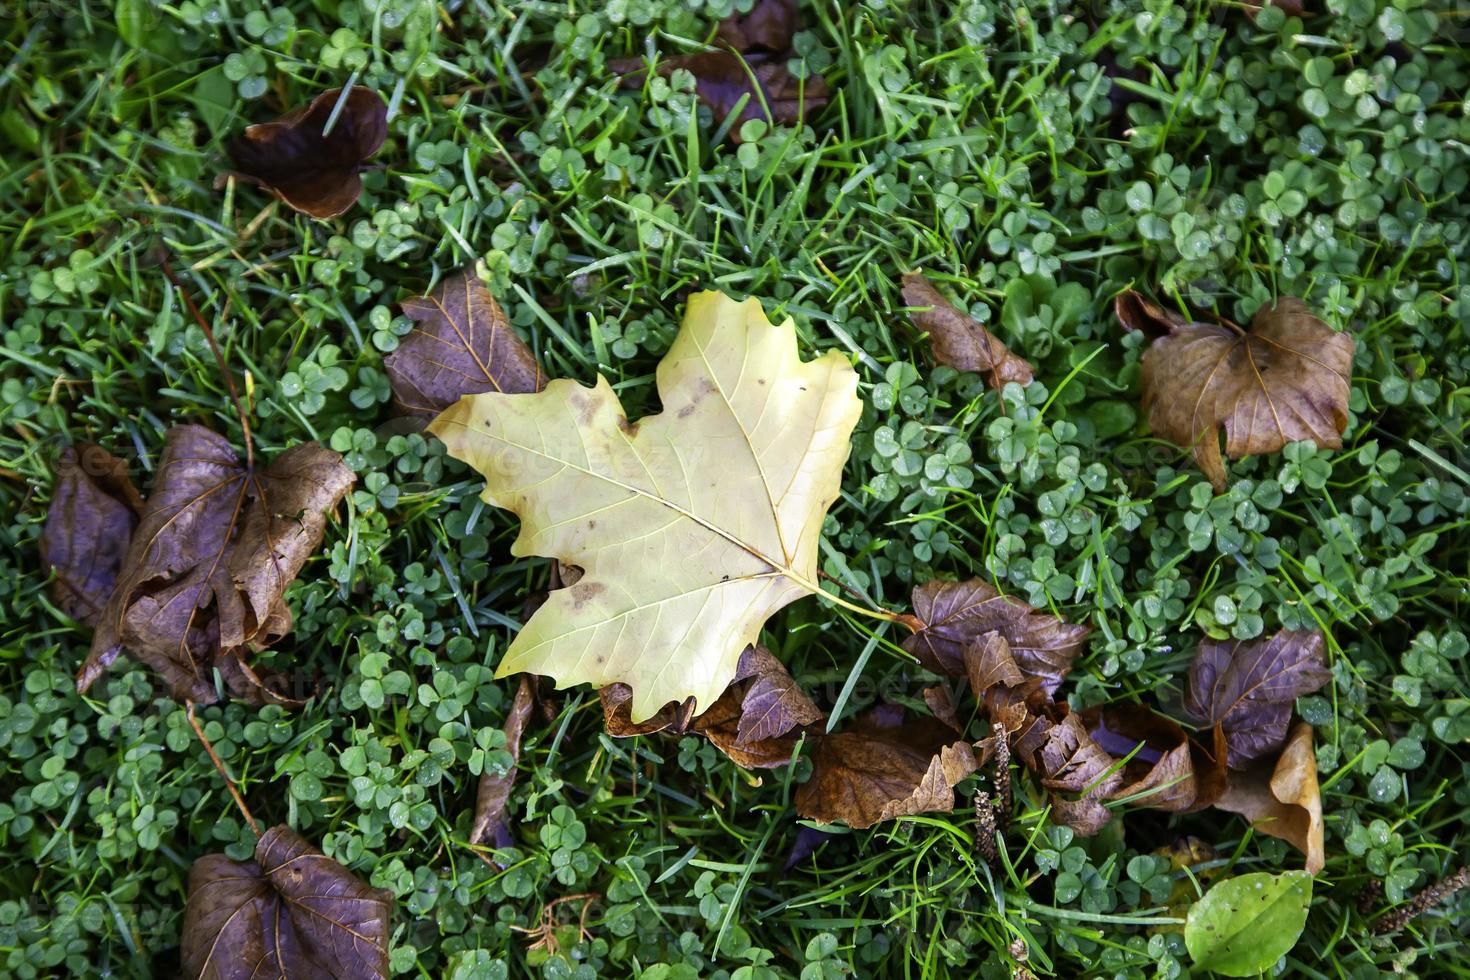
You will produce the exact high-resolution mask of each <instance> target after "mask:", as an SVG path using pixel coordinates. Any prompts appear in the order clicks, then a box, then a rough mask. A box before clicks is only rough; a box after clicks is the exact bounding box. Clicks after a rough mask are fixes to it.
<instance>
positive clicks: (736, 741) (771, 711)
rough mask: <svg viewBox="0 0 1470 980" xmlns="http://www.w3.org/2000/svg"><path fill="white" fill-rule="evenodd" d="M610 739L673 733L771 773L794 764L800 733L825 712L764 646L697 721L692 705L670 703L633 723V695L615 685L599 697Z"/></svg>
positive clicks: (750, 652) (743, 658)
mask: <svg viewBox="0 0 1470 980" xmlns="http://www.w3.org/2000/svg"><path fill="white" fill-rule="evenodd" d="M599 695H600V696H601V698H602V710H603V718H604V720H605V721H606V723H607V730H608V734H610V735H612V736H614V737H615V738H627V737H629V736H632V735H649V734H652V733H654V732H659V731H667V730H672V731H675V732H679V733H682V732H686V731H689V732H693V733H695V734H698V735H703V736H704V737H705V738H707V739H709V740H710V742H712V743H713V744H714V746H715V747H716V748H718V749H719V750H720V751H721V752H723V753H725V755H727V756H729V757H730V759H731V760H733V761H734V762H735V763H736V764H737V765H740V766H743V767H745V768H747V769H771V768H775V767H777V766H783V765H785V764H786V763H788V762H790V761H791V756H792V752H793V751H794V750H795V748H796V743H797V737H796V733H797V730H798V729H802V728H805V727H806V726H808V725H814V724H816V723H817V722H819V721H821V720H822V717H823V715H822V712H821V710H820V709H818V708H817V706H816V705H815V704H813V703H812V701H811V698H809V697H807V695H806V692H804V691H803V690H802V689H801V688H800V687H799V686H798V685H797V683H796V681H795V679H793V678H792V676H791V674H790V672H788V671H787V670H786V667H785V666H784V665H783V664H782V663H781V662H780V661H779V660H777V659H776V658H775V657H774V656H772V654H771V652H770V651H769V650H767V649H766V648H765V647H763V646H759V645H756V646H752V647H748V648H746V650H745V652H744V653H742V654H741V655H740V663H739V665H738V666H737V667H736V671H735V680H734V681H733V682H732V683H731V684H730V686H729V687H728V688H726V689H725V693H724V694H722V695H720V697H719V699H718V700H716V701H715V703H714V704H713V705H711V706H710V708H709V710H708V711H706V712H704V713H703V714H701V715H699V716H697V717H696V716H694V715H693V713H692V712H693V703H692V702H691V701H688V700H686V701H685V702H684V703H683V704H668V705H665V706H664V707H663V708H661V709H660V710H659V711H658V712H656V713H655V714H654V715H653V716H652V717H650V718H648V719H647V720H645V721H642V722H639V723H634V722H633V720H632V711H631V700H632V692H631V691H630V690H629V689H628V686H627V685H626V684H614V685H611V686H609V687H605V688H603V689H602V691H600V692H599Z"/></svg>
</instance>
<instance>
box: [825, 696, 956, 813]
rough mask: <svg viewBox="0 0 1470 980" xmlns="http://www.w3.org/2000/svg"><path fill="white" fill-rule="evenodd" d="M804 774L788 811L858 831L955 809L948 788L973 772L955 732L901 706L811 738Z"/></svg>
mask: <svg viewBox="0 0 1470 980" xmlns="http://www.w3.org/2000/svg"><path fill="white" fill-rule="evenodd" d="M816 743H817V748H816V752H815V754H814V755H813V759H812V762H813V768H812V776H811V778H810V779H809V780H807V781H806V782H805V783H803V784H802V785H801V786H800V787H799V788H798V789H797V791H796V812H797V813H799V814H801V815H802V816H803V817H807V818H808V819H812V820H820V821H822V822H823V823H836V822H837V821H839V820H840V821H842V822H844V823H846V824H847V825H848V826H849V827H852V828H854V829H856V830H862V829H863V828H865V827H871V826H873V825H874V824H876V823H881V822H882V821H885V820H893V819H895V818H897V817H902V816H910V815H913V814H917V813H928V812H930V811H933V810H939V811H946V810H953V809H954V807H955V795H954V786H955V784H956V783H958V782H959V781H960V780H962V779H964V778H965V777H966V776H968V775H969V774H970V773H972V772H974V771H975V769H976V768H977V767H978V764H979V763H978V761H977V760H976V758H975V753H974V750H973V749H972V748H971V747H970V745H969V743H968V742H966V741H965V740H964V739H963V738H962V737H961V735H960V733H959V732H957V731H955V730H954V729H953V728H950V727H949V726H948V725H946V724H944V723H943V722H941V721H939V720H937V719H935V718H916V719H908V718H906V717H905V716H904V712H903V710H902V709H901V708H896V707H893V706H889V705H883V706H879V707H876V708H873V709H872V710H870V711H869V712H868V713H867V714H865V715H863V716H862V717H861V718H860V719H858V721H857V723H856V724H855V725H853V727H852V728H850V729H849V730H847V731H845V732H839V733H838V734H836V735H823V736H819V737H818V738H817V739H816Z"/></svg>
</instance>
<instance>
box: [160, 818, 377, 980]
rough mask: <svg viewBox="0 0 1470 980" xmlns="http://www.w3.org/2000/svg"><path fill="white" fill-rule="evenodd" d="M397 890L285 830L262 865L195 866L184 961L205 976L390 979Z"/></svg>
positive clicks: (265, 841)
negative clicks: (375, 883)
mask: <svg viewBox="0 0 1470 980" xmlns="http://www.w3.org/2000/svg"><path fill="white" fill-rule="evenodd" d="M392 919H393V893H392V892H389V891H385V890H383V889H381V888H371V887H369V886H368V885H367V884H365V883H364V882H363V881H362V880H360V879H359V878H357V877H356V876H354V875H353V874H352V873H351V872H350V871H348V870H347V869H346V868H344V867H342V865H340V864H338V863H337V862H336V861H333V860H332V859H331V858H329V857H327V856H326V855H325V854H323V853H322V852H321V851H318V850H317V849H316V848H314V847H312V846H311V845H310V844H308V843H307V842H306V841H305V840H303V839H302V838H301V837H300V836H298V835H297V834H296V832H295V831H293V830H291V828H289V827H286V826H280V827H273V828H271V829H270V830H268V831H266V833H265V836H264V837H262V838H261V839H260V843H259V844H257V845H256V848H255V860H253V861H231V860H230V859H229V858H227V857H225V856H224V855H223V854H210V855H206V856H205V857H202V858H200V859H199V860H198V861H195V862H194V866H193V868H191V869H190V870H189V901H188V905H187V906H186V908H185V910H184V932H183V942H182V950H181V955H182V959H183V966H184V972H185V974H186V975H187V976H189V977H194V978H199V980H253V978H256V977H263V976H270V977H283V978H284V977H301V978H311V980H329V978H335V977H352V978H354V980H371V978H374V977H385V978H386V977H387V976H388V932H389V927H390V925H391V923H392Z"/></svg>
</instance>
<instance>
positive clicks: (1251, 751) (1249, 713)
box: [1184, 630, 1332, 769]
mask: <svg viewBox="0 0 1470 980" xmlns="http://www.w3.org/2000/svg"><path fill="white" fill-rule="evenodd" d="M1325 647H1326V642H1325V640H1324V639H1323V636H1322V634H1321V633H1319V632H1317V631H1316V630H1282V631H1281V632H1279V633H1277V634H1276V635H1275V636H1273V637H1270V638H1269V639H1264V640H1246V641H1235V642H1231V641H1219V640H1205V641H1204V642H1203V643H1201V644H1200V646H1199V651H1198V652H1196V653H1195V655H1194V662H1193V663H1192V664H1190V667H1189V682H1188V685H1187V687H1186V689H1185V692H1184V708H1185V710H1186V711H1188V712H1189V714H1190V715H1192V716H1193V717H1194V718H1195V719H1196V720H1198V721H1199V722H1200V724H1201V725H1219V726H1220V727H1221V728H1223V729H1224V731H1225V739H1226V742H1227V743H1228V744H1229V747H1230V768H1232V769H1243V768H1245V766H1246V765H1247V764H1248V763H1249V762H1250V761H1251V760H1253V759H1258V758H1260V757H1261V756H1263V755H1266V754H1268V753H1270V752H1274V751H1276V749H1278V748H1280V746H1281V743H1282V741H1283V740H1284V739H1285V738H1286V728H1287V724H1288V723H1289V722H1290V721H1291V709H1292V706H1293V705H1294V704H1295V702H1296V699H1297V698H1299V697H1302V696H1304V695H1307V694H1311V693H1312V692H1313V691H1315V690H1317V689H1318V688H1319V687H1321V686H1322V685H1323V684H1326V683H1327V682H1328V681H1329V680H1331V679H1332V673H1331V671H1329V670H1328V669H1327V663H1326V654H1325V652H1324V650H1325Z"/></svg>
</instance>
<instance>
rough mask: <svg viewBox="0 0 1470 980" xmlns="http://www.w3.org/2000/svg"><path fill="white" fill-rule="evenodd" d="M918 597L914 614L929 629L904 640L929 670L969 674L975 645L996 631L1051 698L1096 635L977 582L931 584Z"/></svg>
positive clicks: (919, 589) (906, 647) (1022, 666)
mask: <svg viewBox="0 0 1470 980" xmlns="http://www.w3.org/2000/svg"><path fill="white" fill-rule="evenodd" d="M913 599H914V613H915V615H917V616H918V618H919V619H920V620H921V621H922V622H923V623H924V624H925V625H924V628H923V629H921V630H919V631H918V632H916V633H914V634H913V635H912V636H910V637H908V638H907V639H905V640H904V641H903V647H904V649H905V650H907V651H909V652H910V653H912V654H913V655H914V656H916V657H918V658H919V662H920V663H922V664H923V665H924V666H925V667H927V668H929V669H930V670H933V671H935V672H937V673H941V674H949V675H951V676H955V677H962V676H965V675H966V666H965V648H966V647H967V646H968V645H969V644H970V642H971V641H973V640H975V639H977V638H979V637H982V636H984V635H985V634H987V633H990V632H995V633H998V634H999V635H1000V636H1002V637H1004V638H1005V640H1006V641H1007V643H1008V645H1009V648H1010V652H1011V654H1012V655H1013V656H1014V657H1015V662H1016V664H1017V665H1018V666H1019V667H1020V669H1021V671H1022V672H1023V673H1025V674H1026V675H1027V676H1029V677H1035V678H1038V679H1039V680H1040V681H1041V688H1042V690H1044V691H1045V692H1046V693H1047V694H1052V693H1054V692H1055V691H1056V689H1057V688H1058V687H1059V686H1061V683H1062V678H1064V677H1066V676H1067V671H1069V670H1071V669H1072V663H1073V662H1074V661H1075V660H1076V659H1077V656H1078V654H1079V653H1081V651H1082V646H1083V644H1084V643H1086V641H1087V634H1088V633H1089V632H1091V631H1090V630H1089V629H1088V628H1087V627H1086V626H1074V625H1072V624H1071V623H1065V622H1063V621H1062V620H1060V619H1058V618H1057V617H1055V616H1051V615H1048V614H1046V613H1041V612H1037V611H1036V610H1035V609H1032V608H1031V607H1030V606H1028V605H1026V603H1024V602H1022V601H1021V600H1020V599H1016V598H1012V597H1010V596H1003V595H1001V594H1000V593H999V592H997V591H996V590H995V589H994V588H992V587H991V585H990V584H989V583H988V582H986V581H984V580H983V579H978V578H974V579H970V580H969V581H966V582H943V581H939V580H935V581H932V582H926V583H925V584H923V585H920V586H918V587H917V588H915V589H914V596H913Z"/></svg>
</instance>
